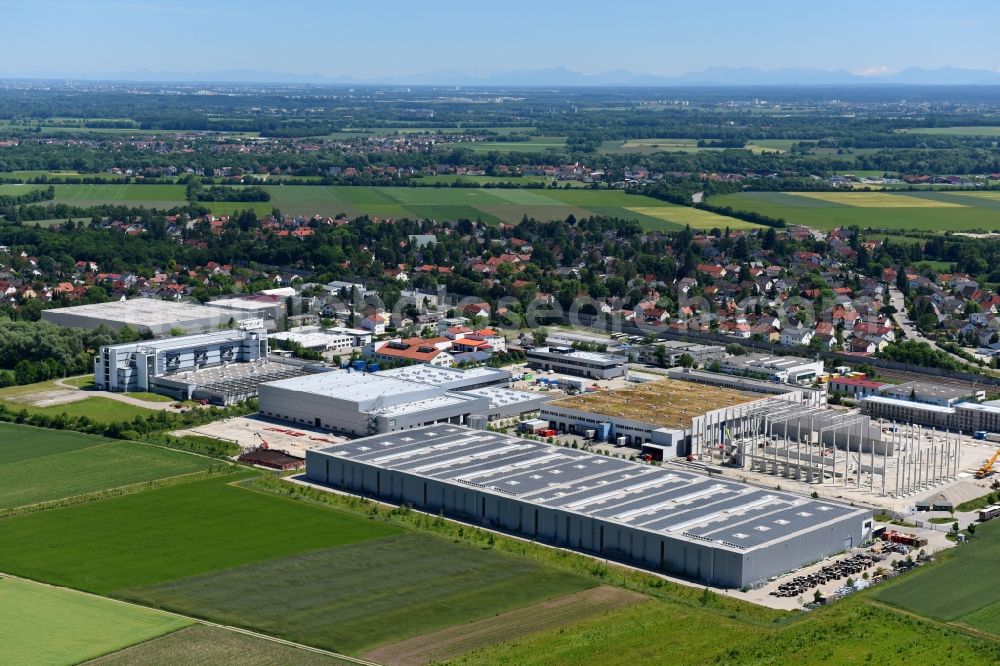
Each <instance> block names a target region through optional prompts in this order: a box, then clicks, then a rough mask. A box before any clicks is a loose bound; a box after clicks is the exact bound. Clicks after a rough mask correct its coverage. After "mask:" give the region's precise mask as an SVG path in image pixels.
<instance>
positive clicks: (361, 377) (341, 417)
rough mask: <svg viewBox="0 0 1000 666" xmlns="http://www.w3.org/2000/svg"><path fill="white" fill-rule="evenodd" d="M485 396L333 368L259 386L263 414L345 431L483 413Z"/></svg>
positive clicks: (355, 432)
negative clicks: (333, 369) (328, 370)
mask: <svg viewBox="0 0 1000 666" xmlns="http://www.w3.org/2000/svg"><path fill="white" fill-rule="evenodd" d="M488 411H489V400H488V399H487V398H484V397H480V396H472V395H466V394H464V393H459V392H456V391H447V390H445V389H443V388H441V387H439V386H431V385H429V384H420V383H417V382H409V381H405V380H402V379H393V378H392V377H387V376H384V375H382V374H381V373H364V372H353V371H350V370H336V371H333V372H324V373H321V374H315V375H306V376H304V377H296V378H293V379H286V380H282V381H277V382H271V383H269V384H264V385H263V386H261V387H260V413H261V414H262V415H264V416H269V417H271V418H275V419H279V420H282V421H290V422H292V423H304V424H307V425H310V426H314V427H317V428H327V429H329V430H333V431H336V432H342V433H347V434H350V435H368V434H373V433H378V432H393V431H396V430H406V429H409V428H415V427H419V426H422V425H428V424H432V423H454V424H459V425H464V424H465V423H467V422H468V421H469V419H470V417H472V416H473V415H481V416H483V417H484V418H485V417H486V415H487V413H488Z"/></svg>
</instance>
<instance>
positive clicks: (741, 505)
mask: <svg viewBox="0 0 1000 666" xmlns="http://www.w3.org/2000/svg"><path fill="white" fill-rule="evenodd" d="M306 476H307V478H308V479H309V481H312V482H314V483H318V484H323V485H327V486H330V487H333V488H338V489H342V490H345V491H349V492H354V493H358V494H362V495H366V496H370V497H375V498H378V499H382V500H386V501H389V502H393V503H398V504H410V505H412V506H414V507H416V508H419V509H421V510H423V511H428V512H433V513H435V514H436V513H439V512H441V513H444V514H445V515H447V516H452V517H455V518H458V519H460V520H466V521H471V522H475V523H478V524H482V525H485V526H487V527H492V528H498V529H502V530H505V531H509V532H512V533H514V534H518V535H521V536H524V537H527V538H531V539H535V540H538V541H541V542H544V543H549V544H553V545H556V546H560V547H566V548H572V549H576V550H580V551H583V552H587V553H592V554H594V555H597V556H599V557H601V558H608V559H614V560H619V561H623V562H627V563H630V564H635V565H638V566H641V567H644V568H648V569H652V570H656V571H664V572H669V573H674V574H678V575H681V576H685V577H689V578H692V579H695V580H699V581H702V582H705V583H709V584H712V585H717V586H721V587H729V588H736V587H743V586H746V585H751V584H753V583H756V582H763V581H765V580H767V578H769V577H771V576H774V575H777V574H781V573H784V572H787V571H790V570H792V569H795V568H797V567H800V566H803V565H805V564H808V563H810V562H815V561H816V560H819V559H821V558H823V557H826V556H828V555H831V554H834V553H837V552H840V551H842V550H844V549H846V548H851V547H853V546H857V545H859V544H861V543H862V542H863V541H865V540H866V539H867V538H869V536H870V534H871V525H872V514H871V512H870V511H867V510H864V509H858V508H854V507H849V506H846V505H843V504H837V503H834V502H828V501H820V500H814V499H807V498H805V497H800V496H797V495H793V494H791V493H787V492H781V491H777V490H770V489H762V488H757V487H754V486H748V485H745V484H740V483H736V482H733V481H728V480H725V479H721V478H711V477H707V476H703V475H700V474H696V473H693V472H689V471H686V470H681V469H667V468H661V467H657V466H651V465H643V464H639V463H633V462H628V461H625V460H619V459H615V458H610V457H607V456H598V455H594V454H590V453H585V452H583V451H579V450H575V449H569V448H566V447H555V446H549V445H545V444H541V443H539V442H532V441H527V440H524V439H520V438H517V437H511V436H509V435H503V434H499V433H491V432H484V431H478V430H472V429H469V428H464V427H461V426H457V425H451V424H436V425H432V426H427V427H423V428H416V429H412V430H406V431H404V432H396V433H389V434H383V435H377V436H374V437H367V438H364V439H359V440H355V441H351V442H345V443H343V444H340V445H337V446H333V447H329V448H325V449H320V450H313V451H308V452H307V454H306Z"/></svg>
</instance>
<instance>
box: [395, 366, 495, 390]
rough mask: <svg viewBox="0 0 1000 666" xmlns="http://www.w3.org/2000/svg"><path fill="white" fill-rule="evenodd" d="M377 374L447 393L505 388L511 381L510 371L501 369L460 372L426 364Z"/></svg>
mask: <svg viewBox="0 0 1000 666" xmlns="http://www.w3.org/2000/svg"><path fill="white" fill-rule="evenodd" d="M379 374H380V375H382V376H383V377H392V378H394V379H405V380H406V381H410V382H420V383H421V384H430V385H432V386H440V387H441V388H444V389H447V390H449V391H468V390H472V389H478V388H484V387H487V386H500V387H505V388H506V387H508V386H510V384H511V380H512V375H511V373H510V371H509V370H504V369H502V368H485V367H478V368H466V369H464V370H462V369H458V368H442V367H440V366H436V365H429V364H426V363H420V364H417V365H405V366H403V367H400V368H393V369H392V370H383V371H381V372H380V373H379Z"/></svg>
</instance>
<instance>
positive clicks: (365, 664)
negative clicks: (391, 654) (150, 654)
mask: <svg viewBox="0 0 1000 666" xmlns="http://www.w3.org/2000/svg"><path fill="white" fill-rule="evenodd" d="M0 577H7V578H10V579H12V580H19V581H22V582H26V583H34V584H36V585H44V586H45V587H49V588H53V589H56V590H69V591H71V592H76V593H77V594H85V595H87V596H88V597H94V598H97V599H104V600H106V601H111V602H114V603H117V604H122V605H125V606H131V607H134V608H142V609H143V610H147V611H153V612H156V613H163V614H164V615H170V616H173V617H177V618H181V619H182V620H187V621H189V622H191V624H203V625H205V626H208V627H215V628H216V629H224V630H225V631H232V632H235V633H238V634H244V635H246V636H253V637H254V638H260V639H263V640H267V641H271V642H272V643H280V644H282V645H287V646H289V647H294V648H298V649H300V650H305V651H307V652H315V653H316V654H324V655H327V656H328V657H334V658H336V659H342V660H344V661H350V662H352V663H355V664H361V665H362V666H382V665H381V664H378V663H376V662H374V661H367V660H365V659H359V658H358V657H352V656H350V655H347V654H341V653H339V652H333V651H332V650H324V649H323V648H318V647H313V646H311V645H305V644H303V643H296V642H295V641H290V640H286V639H284V638H278V637H277V636H271V635H269V634H262V633H260V632H258V631H253V630H252V629H243V628H242V627H234V626H231V625H228V624H220V623H218V622H212V621H210V620H205V619H202V618H199V617H193V616H191V615H185V614H183V613H175V612H174V611H168V610H164V609H162V608H156V607H153V606H144V605H142V604H139V603H136V602H134V601H126V600H125V599H116V598H115V597H105V596H102V595H100V594H94V593H93V592H87V591H86V590H78V589H76V588H73V587H66V586H64V585H53V584H52V583H46V582H44V581H40V580H34V579H32V578H24V577H23V576H16V575H14V574H10V573H7V572H5V571H0ZM169 633H173V632H169ZM166 635H168V634H163V636H166ZM142 642H146V641H142ZM139 644H140V643H135V644H134V645H139ZM128 647H131V646H128ZM116 651H117V650H116ZM108 654H113V653H108ZM102 656H105V655H102Z"/></svg>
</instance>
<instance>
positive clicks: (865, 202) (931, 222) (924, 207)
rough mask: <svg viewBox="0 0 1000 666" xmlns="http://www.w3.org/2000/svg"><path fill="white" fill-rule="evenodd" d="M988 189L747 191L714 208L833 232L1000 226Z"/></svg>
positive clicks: (999, 210) (715, 200) (998, 208)
mask: <svg viewBox="0 0 1000 666" xmlns="http://www.w3.org/2000/svg"><path fill="white" fill-rule="evenodd" d="M982 194H990V193H985V192H953V193H952V192H938V191H925V192H741V193H739V194H727V195H724V196H716V197H712V198H711V199H710V201H709V203H711V204H712V205H714V206H729V207H731V208H733V209H734V210H748V211H755V212H758V213H762V214H764V215H769V216H771V217H775V218H782V219H784V220H785V221H787V222H788V223H789V224H802V225H805V226H809V227H813V228H816V229H823V230H830V229H834V228H836V227H840V226H851V225H857V226H859V227H861V228H862V229H899V230H915V231H977V230H1000V205H998V204H1000V200H997V199H993V198H990V197H988V196H987V197H983V196H978V195H982Z"/></svg>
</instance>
